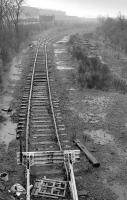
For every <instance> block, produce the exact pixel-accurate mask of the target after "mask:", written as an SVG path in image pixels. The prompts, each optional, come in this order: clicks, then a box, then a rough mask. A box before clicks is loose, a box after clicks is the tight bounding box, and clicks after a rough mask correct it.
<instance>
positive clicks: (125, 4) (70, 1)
mask: <svg viewBox="0 0 127 200" xmlns="http://www.w3.org/2000/svg"><path fill="white" fill-rule="evenodd" d="M25 2H26V5H27V6H32V7H37V8H42V9H53V10H54V9H55V10H62V11H65V12H66V14H67V15H72V16H78V17H99V16H106V17H107V16H110V17H116V16H117V15H118V13H119V12H121V13H122V15H127V0H25Z"/></svg>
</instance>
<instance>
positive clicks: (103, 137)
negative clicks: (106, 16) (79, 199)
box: [54, 42, 127, 200]
mask: <svg viewBox="0 0 127 200" xmlns="http://www.w3.org/2000/svg"><path fill="white" fill-rule="evenodd" d="M101 48H102V46H101ZM111 51H112V54H111V53H109V54H105V55H104V52H107V50H106V49H105V46H104V45H103V51H102V50H101V51H100V52H99V53H100V55H101V56H102V57H103V58H106V61H108V60H109V61H110V62H109V64H110V65H111V63H113V64H112V71H113V72H115V71H116V72H117V73H118V72H120V73H119V75H121V71H122V70H123V68H125V63H124V64H123V59H125V58H126V55H125V54H124V53H123V54H121V55H119V56H121V57H120V58H119V59H118V57H116V56H115V54H116V51H115V50H113V49H112V50H111ZM101 52H102V54H101ZM108 55H109V56H108ZM54 58H55V59H54V60H55V65H56V76H57V80H58V85H59V87H60V93H61V103H62V112H63V116H64V120H65V124H66V127H67V130H68V132H69V135H70V139H71V140H72V141H73V139H75V138H77V139H79V140H80V141H81V142H82V143H83V144H84V145H85V146H86V147H87V148H88V149H89V151H91V152H92V154H93V155H94V156H95V157H96V158H97V160H98V161H99V162H100V167H99V168H98V169H97V168H93V167H92V166H91V165H90V164H88V162H87V161H86V160H85V161H83V159H84V155H82V156H81V159H82V161H81V163H80V164H79V165H81V166H80V167H81V170H80V173H79V174H78V177H77V178H76V180H77V185H78V187H83V188H84V189H85V190H86V191H87V192H88V194H89V195H88V196H92V197H94V198H95V199H98V200H102V199H105V200H112V199H118V200H126V199H127V190H126V188H127V179H126V174H127V167H126V165H127V160H126V157H127V150H126V147H127V133H126V132H127V106H126V105H127V94H125V95H123V94H121V93H118V92H114V91H112V92H111V91H110V92H108V91H106V92H104V91H97V90H93V89H92V90H89V89H83V90H81V89H80V88H79V87H77V84H75V80H74V79H73V76H72V75H73V70H75V69H76V67H77V63H76V61H74V60H72V59H71V56H69V54H68V51H67V45H66V43H65V42H57V43H56V44H54ZM113 60H114V62H113ZM116 63H117V65H116ZM118 63H119V64H121V66H122V67H121V71H120V67H119V69H118V66H119V65H118ZM60 85H61V86H60ZM85 199H89V197H85Z"/></svg>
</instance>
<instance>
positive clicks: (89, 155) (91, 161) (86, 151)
mask: <svg viewBox="0 0 127 200" xmlns="http://www.w3.org/2000/svg"><path fill="white" fill-rule="evenodd" d="M74 143H76V145H77V146H78V147H79V149H81V150H82V151H83V152H84V153H85V155H86V158H87V159H88V160H89V161H90V163H91V164H92V165H93V166H94V167H99V166H100V163H99V162H98V161H97V160H96V158H95V157H94V156H93V155H92V154H91V153H90V152H89V151H88V149H87V148H86V147H85V146H84V145H83V144H82V143H81V142H80V141H79V140H78V139H77V140H74Z"/></svg>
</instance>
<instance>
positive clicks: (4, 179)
mask: <svg viewBox="0 0 127 200" xmlns="http://www.w3.org/2000/svg"><path fill="white" fill-rule="evenodd" d="M0 179H1V180H3V181H8V174H7V173H6V172H3V173H1V174H0Z"/></svg>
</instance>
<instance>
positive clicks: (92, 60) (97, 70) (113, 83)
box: [67, 34, 127, 93]
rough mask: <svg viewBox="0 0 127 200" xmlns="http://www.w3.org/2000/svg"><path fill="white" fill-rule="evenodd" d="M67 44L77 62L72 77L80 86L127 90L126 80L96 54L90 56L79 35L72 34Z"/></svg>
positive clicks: (124, 91)
mask: <svg viewBox="0 0 127 200" xmlns="http://www.w3.org/2000/svg"><path fill="white" fill-rule="evenodd" d="M67 45H68V51H69V52H70V54H71V56H72V58H73V59H76V60H77V63H78V68H77V71H76V73H75V76H74V74H73V76H72V77H73V78H74V79H77V82H78V84H79V85H80V87H81V88H89V89H92V88H95V89H99V90H109V89H114V90H116V91H121V92H123V93H126V92H127V83H126V80H125V79H122V78H120V77H118V76H116V75H115V74H113V73H112V72H111V70H110V67H109V66H108V65H107V64H106V63H104V62H102V61H101V60H100V58H99V57H98V56H90V55H89V54H88V49H87V47H85V45H83V39H82V37H81V36H80V35H78V34H76V35H72V36H71V37H70V40H69V42H68V44H67Z"/></svg>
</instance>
